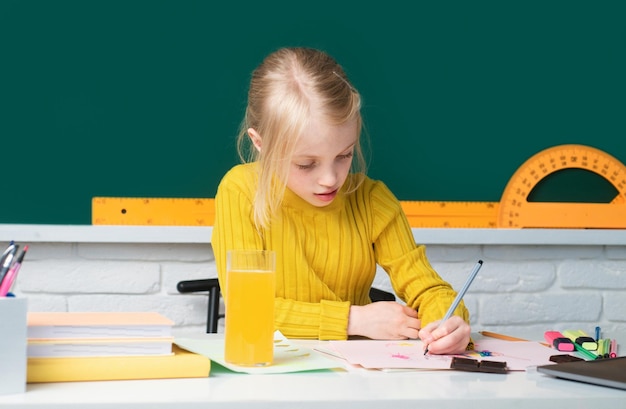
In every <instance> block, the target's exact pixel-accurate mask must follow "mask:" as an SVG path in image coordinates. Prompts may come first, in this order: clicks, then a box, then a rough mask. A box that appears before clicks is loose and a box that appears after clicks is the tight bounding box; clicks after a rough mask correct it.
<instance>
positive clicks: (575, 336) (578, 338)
mask: <svg viewBox="0 0 626 409" xmlns="http://www.w3.org/2000/svg"><path fill="white" fill-rule="evenodd" d="M563 335H565V336H566V337H567V338H569V339H571V340H572V341H574V343H576V344H578V345H580V346H581V347H583V348H585V349H586V350H587V351H596V350H597V349H598V343H597V342H596V341H595V340H594V339H593V338H591V337H590V336H589V335H587V334H586V333H585V331H583V330H577V331H574V330H566V331H563Z"/></svg>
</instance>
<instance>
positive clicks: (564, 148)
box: [498, 144, 626, 229]
mask: <svg viewBox="0 0 626 409" xmlns="http://www.w3.org/2000/svg"><path fill="white" fill-rule="evenodd" d="M569 168H578V169H585V170H588V171H590V172H593V173H595V174H597V175H599V176H601V177H603V178H604V179H606V180H607V181H608V182H609V183H611V184H612V185H613V187H615V189H616V190H617V195H616V196H615V198H614V199H613V200H612V201H611V202H610V203H569V202H529V201H528V197H529V195H530V193H531V192H532V190H533V188H535V186H537V184H538V183H539V182H540V181H541V180H543V179H544V178H545V177H547V176H548V175H550V174H552V173H554V172H558V171H561V170H564V169H569ZM498 227H504V228H526V227H537V228H605V229H609V228H626V166H624V164H622V163H621V162H620V161H619V160H617V159H616V158H614V157H613V156H611V155H609V154H607V153H606V152H603V151H601V150H599V149H596V148H593V147H590V146H585V145H574V144H571V145H558V146H554V147H551V148H548V149H545V150H543V151H541V152H539V153H537V154H535V155H534V156H532V157H531V158H530V159H528V160H527V161H526V162H524V163H523V164H522V165H521V166H520V167H519V168H518V169H517V171H516V172H515V174H514V175H513V177H511V179H510V180H509V182H508V184H507V185H506V188H505V189H504V192H503V193H502V198H501V199H500V209H499V213H498Z"/></svg>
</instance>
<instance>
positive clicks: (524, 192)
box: [92, 145, 626, 228]
mask: <svg viewBox="0 0 626 409" xmlns="http://www.w3.org/2000/svg"><path fill="white" fill-rule="evenodd" d="M566 168H581V169H586V170H589V171H592V172H594V173H596V174H598V175H600V176H602V177H604V178H605V179H606V180H608V181H609V182H610V183H612V184H613V186H615V188H616V190H617V191H618V192H619V193H618V195H617V196H616V197H615V199H614V200H613V201H612V202H611V203H541V202H528V195H529V194H530V192H531V191H532V189H533V188H534V187H535V186H536V185H537V184H538V183H539V182H540V181H541V180H542V179H543V178H545V177H546V176H548V175H549V174H551V173H554V172H556V171H559V170H562V169H566ZM400 203H401V205H402V209H403V210H404V212H405V213H406V215H407V218H408V220H409V224H410V225H411V227H423V228H428V227H432V228H440V227H457V228H497V227H506V228H524V227H538V228H626V167H625V166H624V165H623V164H622V163H620V162H619V161H618V160H617V159H615V158H614V157H612V156H610V155H608V154H606V153H605V152H602V151H600V150H598V149H595V148H591V147H589V146H584V145H560V146H555V147H553V148H549V149H546V150H544V151H541V152H539V153H538V154H536V155H534V156H533V157H531V158H530V159H529V160H527V161H526V162H525V163H524V164H522V166H520V167H519V169H518V170H517V171H516V172H515V174H514V175H513V177H512V178H511V179H510V180H509V183H508V184H507V186H506V188H505V190H504V192H503V194H502V198H501V200H500V202H444V201H401V202H400ZM214 220H215V201H214V199H211V198H128V197H94V198H93V199H92V223H93V224H94V225H141V226H212V225H213V223H214Z"/></svg>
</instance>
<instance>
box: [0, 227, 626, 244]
mask: <svg viewBox="0 0 626 409" xmlns="http://www.w3.org/2000/svg"><path fill="white" fill-rule="evenodd" d="M212 231H213V228H212V227H180V226H91V225H39V224H0V242H8V241H10V240H15V241H18V242H65V243H210V242H211V233H212ZM413 236H414V237H415V241H416V242H417V243H420V244H427V245H428V244H431V245H432V244H444V245H575V246H578V245H580V246H588V245H598V246H604V245H607V246H608V245H611V246H624V245H626V230H625V229H601V230H600V229H589V230H586V229H457V228H433V229H430V228H428V229H426V228H414V229H413Z"/></svg>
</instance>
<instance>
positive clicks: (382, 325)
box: [348, 301, 421, 339]
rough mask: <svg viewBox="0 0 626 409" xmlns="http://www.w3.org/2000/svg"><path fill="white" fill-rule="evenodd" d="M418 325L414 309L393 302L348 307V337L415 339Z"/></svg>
mask: <svg viewBox="0 0 626 409" xmlns="http://www.w3.org/2000/svg"><path fill="white" fill-rule="evenodd" d="M420 325H421V322H420V320H419V319H418V318H417V311H415V310H414V309H412V308H410V307H407V306H406V305H402V304H399V303H397V302H395V301H378V302H373V303H371V304H368V305H362V306H358V305H353V306H351V307H350V317H349V318H348V335H360V336H364V337H367V338H371V339H407V338H411V339H417V337H418V334H419V329H420Z"/></svg>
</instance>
